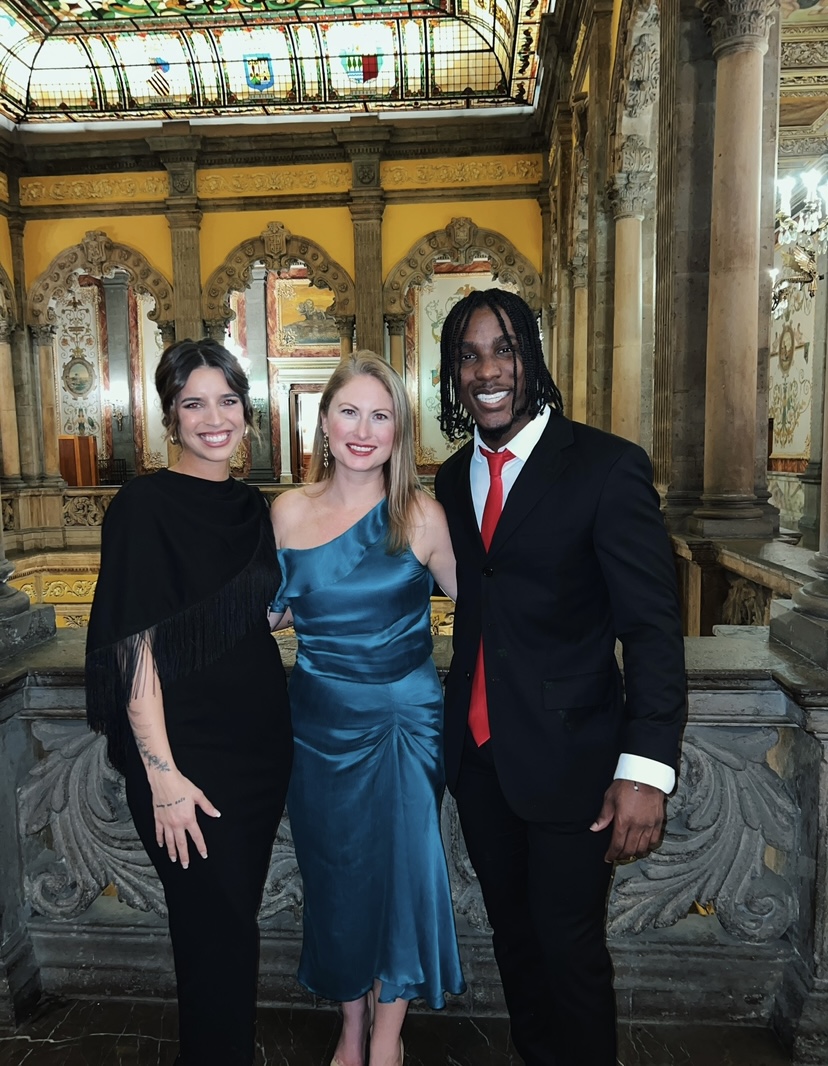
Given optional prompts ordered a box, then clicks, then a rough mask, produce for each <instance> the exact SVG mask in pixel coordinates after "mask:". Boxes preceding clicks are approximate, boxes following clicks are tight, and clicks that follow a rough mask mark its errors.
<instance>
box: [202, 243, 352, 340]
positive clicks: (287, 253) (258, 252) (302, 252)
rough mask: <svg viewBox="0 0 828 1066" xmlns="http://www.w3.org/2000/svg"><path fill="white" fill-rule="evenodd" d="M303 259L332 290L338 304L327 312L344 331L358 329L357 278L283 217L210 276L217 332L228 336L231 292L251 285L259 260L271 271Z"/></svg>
mask: <svg viewBox="0 0 828 1066" xmlns="http://www.w3.org/2000/svg"><path fill="white" fill-rule="evenodd" d="M296 262H300V263H303V264H304V265H305V266H306V267H307V271H308V279H309V280H310V282H311V284H312V285H314V286H316V287H317V288H320V289H330V290H331V292H332V294H333V303H332V304H331V306H330V308H328V314H329V315H331V316H332V317H333V318H335V319H336V320H337V322H339V323H340V324H341V329H342V331H343V336H344V334H345V333H347V332H348V324H349V321H350V330H351V332H352V331H353V321H354V318H355V315H356V299H355V295H354V282H353V279H352V278H351V276H350V275H349V274H348V272H347V270H345V268H344V267H342V266H340V264H339V263H337V262H336V261H335V260H334V259H331V257H330V256H329V255H328V253H327V252H326V251H325V249H324V248H322V247H321V246H320V245H318V244H317V243H316V242H315V241H312V240H310V239H309V238H308V237H298V236H296V235H295V234H293V233H291V232H290V230H289V229H288V228H287V226H285V225H283V224H282V223H281V222H269V223H268V225H267V227H266V228H265V229H264V230H263V231H262V233H260V234H259V235H258V237H249V238H248V239H247V240H245V241H242V243H241V244H239V245H237V246H236V247H235V248H234V249H233V250H232V251H231V252H230V253H229V254H228V255H227V258H226V259H225V260H224V262H223V263H222V264H221V265H220V266H219V267H217V268H216V269H215V270H214V271H213V273H212V274H211V275H210V277H209V278H208V280H207V284H206V285H205V286H204V292H203V295H202V311H203V316H204V322H205V324H206V326H207V329H208V331H209V332H210V334H211V335H212V336H217V335H218V336H223V333H224V328H225V326H226V325H227V323H229V322H231V321H232V320H233V318H234V312H233V310H232V308H231V307H230V294H231V293H232V292H243V291H244V290H245V289H247V288H249V286H250V282H251V272H252V270H253V268H254V266H255V265H256V264H257V263H262V264H264V266H265V268H266V269H267V270H274V271H279V270H285V269H287V268H289V267H290V266H291V264H293V263H296Z"/></svg>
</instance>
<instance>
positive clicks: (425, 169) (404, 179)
mask: <svg viewBox="0 0 828 1066" xmlns="http://www.w3.org/2000/svg"><path fill="white" fill-rule="evenodd" d="M542 175H543V156H541V155H531V156H500V157H498V156H491V157H489V158H477V159H462V160H458V159H434V160H430V161H429V162H427V163H382V164H381V165H380V181H381V183H382V186H383V188H386V189H423V188H443V189H444V188H446V187H447V186H449V187H450V186H468V185H533V184H535V183H536V182H539V181H540V180H541V177H542Z"/></svg>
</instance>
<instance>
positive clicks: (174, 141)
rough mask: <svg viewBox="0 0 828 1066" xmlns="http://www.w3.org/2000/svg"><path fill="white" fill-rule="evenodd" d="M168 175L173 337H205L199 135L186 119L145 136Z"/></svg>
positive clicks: (181, 338) (196, 338)
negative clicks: (156, 134)
mask: <svg viewBox="0 0 828 1066" xmlns="http://www.w3.org/2000/svg"><path fill="white" fill-rule="evenodd" d="M147 143H148V144H149V146H150V148H152V149H153V151H156V152H158V154H159V156H160V158H161V162H162V163H163V164H164V166H165V167H166V169H167V172H168V173H169V176H170V196H169V197H168V199H167V201H166V204H167V223H168V224H169V227H170V240H171V242H172V262H173V290H174V292H175V338H176V340H184V339H185V337H190V338H192V339H193V340H199V339H200V338H201V337H203V336H204V322H203V320H202V317H201V245H200V238H199V233H200V229H201V217H202V215H201V210H200V209H199V206H198V196H197V194H196V163H197V160H198V152H199V148H200V147H201V138H200V137H198V136H195V135H191V134H190V133H189V124H188V123H186V122H180V123H171V125H170V130H169V133H165V134H164V135H163V136H161V137H148V138H147Z"/></svg>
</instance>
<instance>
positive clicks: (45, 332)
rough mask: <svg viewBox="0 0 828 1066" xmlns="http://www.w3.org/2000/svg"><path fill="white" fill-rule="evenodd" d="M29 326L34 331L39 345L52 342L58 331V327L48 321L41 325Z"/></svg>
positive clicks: (33, 334)
mask: <svg viewBox="0 0 828 1066" xmlns="http://www.w3.org/2000/svg"><path fill="white" fill-rule="evenodd" d="M29 328H30V329H31V331H32V336H33V337H34V339H35V343H36V344H37V345H39V346H41V345H45V344H51V343H52V341H53V340H54V336H55V333H57V328H56V327H55V326H52V325H50V324H49V323H48V322H42V323H41V324H40V325H37V326H30V327H29Z"/></svg>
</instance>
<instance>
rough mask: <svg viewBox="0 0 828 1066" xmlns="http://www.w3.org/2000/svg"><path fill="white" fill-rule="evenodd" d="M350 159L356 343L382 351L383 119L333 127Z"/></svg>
mask: <svg viewBox="0 0 828 1066" xmlns="http://www.w3.org/2000/svg"><path fill="white" fill-rule="evenodd" d="M336 136H337V139H338V140H339V142H340V143H341V144H342V145H344V147H345V151H346V152H347V153H348V158H349V159H350V160H351V173H352V177H351V199H350V203H349V204H348V207H349V209H350V212H351V219H352V221H353V226H354V284H355V286H356V294H355V299H356V346H357V348H369V349H370V350H371V351H373V352H376V353H377V354H378V355H384V354H385V323H384V321H383V317H382V216H383V212H384V211H385V195H384V193H383V191H382V186H381V184H380V159H381V158H382V153H383V149H384V147H385V144H386V142H387V140H388V138H389V136H390V131H389V130H388V128H387V124H385V123H383V124H381V123H380V122H379V120H378V119H377V118H376V117H375V116H373V115H372V116H370V117H365V118H357V119H352V120H351V122H350V123H349V124H348V126H347V127H345V128H343V129H341V130H337V131H336Z"/></svg>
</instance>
